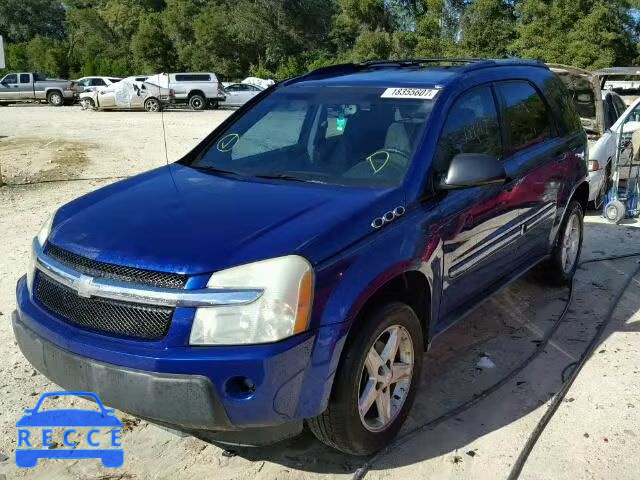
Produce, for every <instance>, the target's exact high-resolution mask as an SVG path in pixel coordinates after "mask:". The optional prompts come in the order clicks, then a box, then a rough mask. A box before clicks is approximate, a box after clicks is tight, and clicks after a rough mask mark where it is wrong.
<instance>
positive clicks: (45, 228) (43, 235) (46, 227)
mask: <svg viewBox="0 0 640 480" xmlns="http://www.w3.org/2000/svg"><path fill="white" fill-rule="evenodd" d="M55 215H56V214H55V212H54V213H53V214H52V215H51V216H50V217H49V218H47V221H46V222H44V223H43V224H42V227H41V228H40V231H39V232H38V236H37V239H38V243H39V244H40V246H41V247H44V244H45V242H46V241H47V238H49V234H50V233H51V226H52V225H53V217H55Z"/></svg>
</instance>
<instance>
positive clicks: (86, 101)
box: [80, 98, 96, 110]
mask: <svg viewBox="0 0 640 480" xmlns="http://www.w3.org/2000/svg"><path fill="white" fill-rule="evenodd" d="M80 106H81V107H82V109H83V110H95V108H96V104H95V103H94V101H93V99H92V98H83V99H82V100H80Z"/></svg>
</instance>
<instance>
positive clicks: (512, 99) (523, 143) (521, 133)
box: [498, 81, 552, 153]
mask: <svg viewBox="0 0 640 480" xmlns="http://www.w3.org/2000/svg"><path fill="white" fill-rule="evenodd" d="M498 91H499V92H500V94H501V95H502V98H503V101H504V104H505V119H504V121H505V125H506V129H507V138H508V139H509V149H508V151H509V153H514V152H517V151H519V150H523V149H525V148H527V147H530V146H532V145H536V144H538V143H542V142H544V141H545V140H546V139H548V138H551V136H552V133H551V132H552V130H551V117H550V115H549V111H548V110H547V106H546V105H545V103H544V101H543V100H542V98H541V97H540V95H539V94H538V92H537V91H536V90H535V89H534V88H533V86H532V85H531V84H530V83H528V82H525V81H513V82H500V83H499V84H498Z"/></svg>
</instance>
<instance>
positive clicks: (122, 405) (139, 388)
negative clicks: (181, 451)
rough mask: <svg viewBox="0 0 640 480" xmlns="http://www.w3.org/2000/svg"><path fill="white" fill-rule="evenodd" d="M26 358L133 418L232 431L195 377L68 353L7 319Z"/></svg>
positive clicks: (207, 386)
mask: <svg viewBox="0 0 640 480" xmlns="http://www.w3.org/2000/svg"><path fill="white" fill-rule="evenodd" d="M12 323H13V333H14V335H15V337H16V340H17V342H18V346H19V347H20V350H21V351H22V353H23V355H24V356H25V358H26V359H27V360H28V361H29V363H31V365H33V366H34V367H35V368H36V369H37V370H38V371H40V373H42V374H43V375H45V376H46V377H47V378H49V379H50V380H51V381H53V382H54V383H55V384H57V385H59V386H61V387H63V388H66V389H68V390H79V391H87V392H93V393H95V394H97V395H98V397H100V400H102V402H103V403H105V404H106V405H110V406H117V408H118V409H120V410H123V411H125V412H129V413H132V414H134V415H137V416H140V417H144V418H148V419H151V420H156V421H160V422H167V423H170V424H175V425H177V426H181V427H185V428H194V429H217V430H233V429H234V427H233V426H232V425H231V422H230V421H229V418H228V417H227V414H226V412H225V410H224V408H223V407H222V403H221V402H220V399H219V398H218V396H217V394H216V392H215V389H214V387H213V383H212V382H211V380H209V379H208V378H207V377H203V376H200V375H177V374H161V373H152V372H145V371H142V370H133V369H129V368H123V367H119V366H118V365H112V364H109V363H103V362H98V361H95V360H92V359H90V358H87V357H81V356H79V355H74V354H72V353H70V352H67V351H65V350H63V349H61V348H59V347H57V346H56V345H54V344H53V343H51V342H49V341H47V340H45V339H44V338H42V337H40V336H38V335H37V334H36V333H35V332H34V331H33V330H31V329H30V328H28V327H27V326H25V325H24V323H22V322H21V321H20V319H19V317H18V314H17V312H13V316H12Z"/></svg>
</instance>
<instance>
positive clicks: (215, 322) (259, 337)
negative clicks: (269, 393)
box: [189, 255, 313, 345]
mask: <svg viewBox="0 0 640 480" xmlns="http://www.w3.org/2000/svg"><path fill="white" fill-rule="evenodd" d="M207 287H208V288H216V289H225V288H233V289H237V288H242V289H244V288H247V289H259V290H262V291H263V292H264V293H263V294H262V296H261V297H260V298H259V299H258V300H256V301H254V302H252V303H250V304H247V305H230V306H220V307H204V308H198V309H197V310H196V314H195V318H194V320H193V326H192V327H191V337H190V339H189V343H191V344H192V345H239V344H251V343H267V342H275V341H278V340H282V339H283V338H287V337H290V336H291V335H295V334H297V333H300V332H304V331H305V330H307V328H308V327H309V318H310V315H311V303H312V299H313V268H312V267H311V265H310V264H309V262H308V261H307V260H305V259H304V258H302V257H299V256H295V255H290V256H287V257H279V258H273V259H270V260H263V261H260V262H255V263H250V264H247V265H242V266H239V267H234V268H230V269H228V270H223V271H221V272H217V273H214V274H213V275H212V276H211V278H210V279H209V282H208V283H207Z"/></svg>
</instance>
